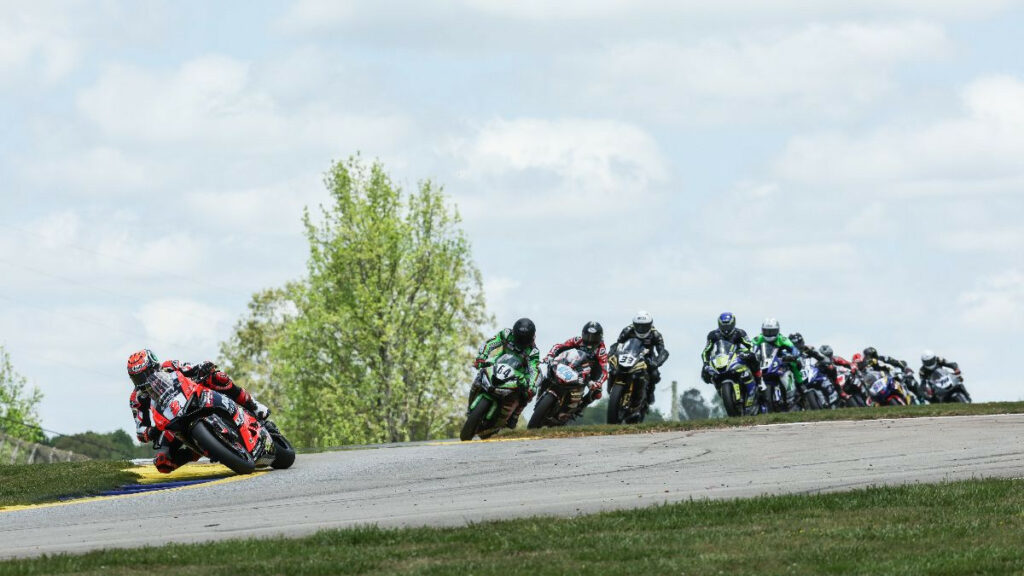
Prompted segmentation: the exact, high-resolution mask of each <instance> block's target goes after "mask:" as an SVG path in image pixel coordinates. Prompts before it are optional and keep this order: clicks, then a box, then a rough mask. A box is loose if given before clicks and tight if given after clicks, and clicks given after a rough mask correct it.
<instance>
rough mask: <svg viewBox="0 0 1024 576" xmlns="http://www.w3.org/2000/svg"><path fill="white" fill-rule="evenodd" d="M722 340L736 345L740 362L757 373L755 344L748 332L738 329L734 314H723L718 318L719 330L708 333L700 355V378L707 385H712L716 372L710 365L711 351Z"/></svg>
mask: <svg viewBox="0 0 1024 576" xmlns="http://www.w3.org/2000/svg"><path fill="white" fill-rule="evenodd" d="M722 340H725V341H727V342H731V343H732V344H734V345H735V346H736V348H737V349H738V350H739V351H740V361H741V362H743V364H744V365H746V367H747V368H750V372H751V373H752V374H753V373H754V372H757V368H758V366H757V357H755V356H754V349H753V344H752V343H751V342H750V339H749V338H747V331H746V330H743V329H742V328H737V327H736V316H735V315H734V314H733V313H732V312H722V313H721V314H720V315H719V316H718V328H717V329H716V330H712V331H711V332H708V337H707V342H706V343H705V345H704V351H703V352H701V355H700V359H701V362H702V363H703V368H702V369H701V372H700V377H701V379H702V380H704V382H705V383H706V384H710V383H711V379H712V378H713V377H714V370H712V369H711V366H710V365H709V363H710V362H711V351H712V349H713V348H714V346H715V343H716V342H720V341H722Z"/></svg>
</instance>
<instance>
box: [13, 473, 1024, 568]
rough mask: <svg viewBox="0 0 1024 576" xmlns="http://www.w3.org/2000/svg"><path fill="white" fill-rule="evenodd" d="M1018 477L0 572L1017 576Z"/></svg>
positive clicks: (254, 544) (317, 538)
mask: <svg viewBox="0 0 1024 576" xmlns="http://www.w3.org/2000/svg"><path fill="white" fill-rule="evenodd" d="M1022 534H1024V481H1021V480H971V481H965V482H954V483H947V484H920V485H909V486H902V487H884V488H869V489H864V490H857V491H853V492H846V493H836V494H824V495H812V496H800V495H789V496H771V497H760V498H753V499H747V500H732V501H695V502H686V503H681V504H673V505H664V506H657V507H653V508H646V509H641V510H632V511H622V512H610V513H605V514H598V515H593V516H583V517H578V518H573V519H551V518H533V519H525V520H511V521H503V522H493V523H486V524H478V525H474V526H469V527H463V528H442V529H439V528H416V529H403V530H382V529H378V528H359V529H351V530H332V531H324V532H320V533H318V534H316V535H314V536H311V537H307V538H300V539H282V538H277V539H267V540H243V541H228V542H221V543H211V544H201V545H168V546H163V547H159V548H144V549H136V550H113V551H104V552H94V553H90V554H86V555H83V556H67V555H61V556H55V557H46V558H40V559H32V560H19V561H10V562H4V563H0V575H5V574H18V575H30V574H80V575H90V574H95V575H107V574H147V575H162V574H225V575H228V574H231V575H233V574H311V575H312V574H438V575H440V574H464V575H474V576H476V575H490V574H493V575H501V576H506V575H510V574H529V575H537V576H541V575H546V574H583V575H588V574H594V575H598V574H600V575H605V574H659V575H660V574H740V575H742V574H815V575H818V574H865V575H877V574H935V575H946V574H948V575H954V574H956V575H959V574H1021V573H1024V548H1022V543H1024V540H1022Z"/></svg>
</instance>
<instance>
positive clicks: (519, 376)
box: [459, 354, 527, 442]
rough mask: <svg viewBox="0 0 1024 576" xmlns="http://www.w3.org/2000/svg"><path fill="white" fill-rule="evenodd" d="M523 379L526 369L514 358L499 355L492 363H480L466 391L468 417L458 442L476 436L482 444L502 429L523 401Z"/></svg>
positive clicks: (517, 358) (524, 380)
mask: <svg viewBox="0 0 1024 576" xmlns="http://www.w3.org/2000/svg"><path fill="white" fill-rule="evenodd" d="M526 378H527V366H526V364H525V363H524V362H523V360H522V358H520V357H519V356H516V355H515V354H502V355H501V356H499V357H498V359H497V360H495V361H494V362H486V363H484V364H483V365H482V367H481V368H480V372H479V373H478V374H477V377H476V381H475V382H474V386H473V389H472V390H471V391H470V395H471V397H472V399H471V400H470V403H469V416H467V417H466V423H465V424H463V425H462V431H461V432H459V439H460V440H462V441H463V442H466V441H469V440H472V439H473V437H474V436H479V437H480V439H481V440H484V439H487V438H490V437H491V436H494V435H495V434H497V433H498V431H500V430H501V429H502V428H504V427H505V423H506V422H508V418H509V416H511V415H512V411H513V410H515V408H516V406H517V405H518V404H519V403H520V402H523V401H524V398H523V392H522V390H523V388H524V385H523V383H524V382H526Z"/></svg>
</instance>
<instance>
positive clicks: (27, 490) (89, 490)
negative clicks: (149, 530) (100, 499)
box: [0, 460, 138, 507]
mask: <svg viewBox="0 0 1024 576" xmlns="http://www.w3.org/2000/svg"><path fill="white" fill-rule="evenodd" d="M129 466H130V464H128V463H127V462H123V461H111V460H88V461H85V462H59V463H54V464H18V465H13V466H8V465H2V466H0V507H3V506H13V505H18V504H36V503H39V502H50V501H53V500H58V499H60V498H63V497H66V496H88V495H91V494H98V493H100V492H103V491H104V490H111V489H113V488H117V487H118V486H123V485H125V484H131V483H133V482H136V481H137V480H138V476H137V475H136V474H134V473H132V472H126V471H125V468H128V467H129Z"/></svg>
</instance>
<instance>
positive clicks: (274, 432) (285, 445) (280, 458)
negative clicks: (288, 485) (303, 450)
mask: <svg viewBox="0 0 1024 576" xmlns="http://www.w3.org/2000/svg"><path fill="white" fill-rule="evenodd" d="M264 426H266V427H267V431H269V432H270V437H271V438H273V439H274V461H273V462H271V463H270V467H271V468H275V469H278V470H284V469H285V468H291V465H292V464H294V463H295V448H294V447H293V446H292V443H291V442H289V441H288V439H287V438H285V437H284V434H281V431H280V430H278V429H277V425H276V424H274V423H273V422H271V421H270V420H267V421H266V422H265V423H264Z"/></svg>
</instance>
